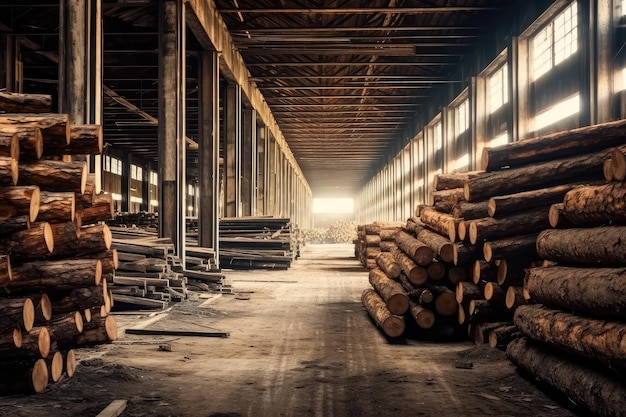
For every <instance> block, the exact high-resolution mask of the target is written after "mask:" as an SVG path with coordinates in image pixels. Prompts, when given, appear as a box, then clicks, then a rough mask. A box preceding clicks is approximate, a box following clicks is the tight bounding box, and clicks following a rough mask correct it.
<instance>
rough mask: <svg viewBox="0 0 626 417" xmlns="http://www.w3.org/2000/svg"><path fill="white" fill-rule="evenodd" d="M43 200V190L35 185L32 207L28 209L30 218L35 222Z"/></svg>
mask: <svg viewBox="0 0 626 417" xmlns="http://www.w3.org/2000/svg"><path fill="white" fill-rule="evenodd" d="M40 200H41V190H40V189H39V187H37V186H35V187H33V189H32V192H31V197H30V208H29V210H28V220H29V221H31V222H34V221H35V219H36V218H37V215H38V214H39V202H40Z"/></svg>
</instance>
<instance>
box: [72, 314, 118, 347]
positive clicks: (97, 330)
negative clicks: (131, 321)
mask: <svg viewBox="0 0 626 417" xmlns="http://www.w3.org/2000/svg"><path fill="white" fill-rule="evenodd" d="M116 339H117V324H116V323H115V319H114V318H113V316H106V317H102V318H100V319H99V320H95V319H94V320H92V321H91V323H90V326H89V329H87V330H85V331H84V332H83V333H82V334H79V335H78V336H77V337H76V339H75V340H74V345H75V346H77V347H86V346H94V345H99V344H103V343H111V342H113V341H115V340H116Z"/></svg>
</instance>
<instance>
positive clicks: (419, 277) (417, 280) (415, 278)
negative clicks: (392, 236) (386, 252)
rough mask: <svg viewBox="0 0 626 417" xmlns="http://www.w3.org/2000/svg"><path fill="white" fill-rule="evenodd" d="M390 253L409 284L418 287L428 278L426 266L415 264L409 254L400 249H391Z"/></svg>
mask: <svg viewBox="0 0 626 417" xmlns="http://www.w3.org/2000/svg"><path fill="white" fill-rule="evenodd" d="M392 255H393V257H394V259H395V260H396V262H398V264H399V265H400V267H401V268H402V271H403V272H404V274H405V275H406V277H407V279H408V281H409V282H410V283H411V285H414V286H416V287H419V286H421V285H422V284H423V283H425V282H426V280H427V279H428V271H427V270H426V268H424V267H422V266H419V265H417V264H416V263H415V262H414V261H413V259H411V258H409V256H408V255H407V254H406V253H404V252H402V251H401V250H400V249H396V250H395V251H393V252H392Z"/></svg>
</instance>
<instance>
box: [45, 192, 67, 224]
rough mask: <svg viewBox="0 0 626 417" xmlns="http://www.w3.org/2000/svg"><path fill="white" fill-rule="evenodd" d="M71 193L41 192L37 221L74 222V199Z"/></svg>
mask: <svg viewBox="0 0 626 417" xmlns="http://www.w3.org/2000/svg"><path fill="white" fill-rule="evenodd" d="M75 195H76V194H75V193H72V192H58V191H42V192H41V197H40V203H39V214H38V215H37V221H40V222H41V221H43V222H48V223H65V222H71V221H73V220H74V213H75V211H76V197H75Z"/></svg>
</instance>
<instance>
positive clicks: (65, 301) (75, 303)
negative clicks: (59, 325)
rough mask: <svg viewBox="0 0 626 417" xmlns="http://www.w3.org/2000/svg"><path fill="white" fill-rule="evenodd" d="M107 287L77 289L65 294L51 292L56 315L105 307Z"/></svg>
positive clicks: (50, 295) (64, 292)
mask: <svg viewBox="0 0 626 417" xmlns="http://www.w3.org/2000/svg"><path fill="white" fill-rule="evenodd" d="M105 289H106V288H105V287H104V286H102V285H100V286H91V287H81V288H75V289H73V290H69V291H63V292H50V293H49V297H50V300H51V302H52V304H53V305H54V314H62V313H69V312H72V311H79V310H85V309H89V308H93V307H99V306H101V305H104V302H105Z"/></svg>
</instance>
